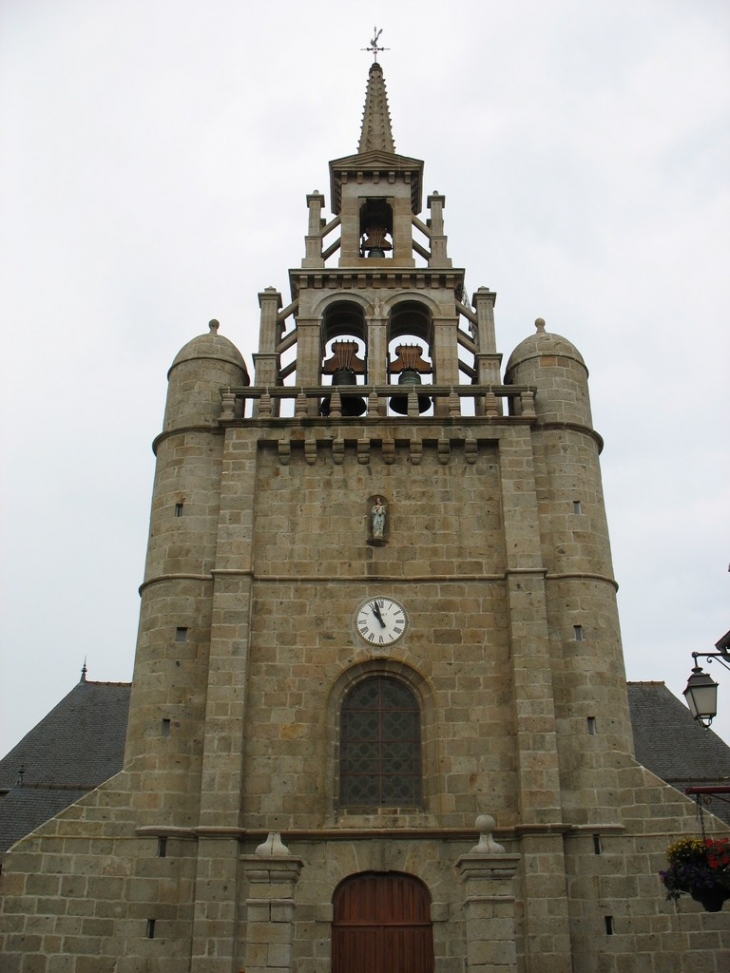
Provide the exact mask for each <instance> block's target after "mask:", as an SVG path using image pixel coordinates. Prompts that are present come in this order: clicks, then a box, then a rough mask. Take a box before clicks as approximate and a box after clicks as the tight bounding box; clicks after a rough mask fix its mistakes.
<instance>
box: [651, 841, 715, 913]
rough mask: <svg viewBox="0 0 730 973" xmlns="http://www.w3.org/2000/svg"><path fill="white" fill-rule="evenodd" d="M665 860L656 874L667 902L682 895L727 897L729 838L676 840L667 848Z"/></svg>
mask: <svg viewBox="0 0 730 973" xmlns="http://www.w3.org/2000/svg"><path fill="white" fill-rule="evenodd" d="M667 861H668V862H669V868H667V869H666V871H663V872H659V875H660V876H661V880H662V882H664V887H665V888H666V890H667V898H668V899H678V898H679V897H680V895H682V894H683V893H688V894H689V895H692V896H693V897H694V898H700V897H701V896H702V895H703V894H708V893H709V894H711V895H712V894H714V895H719V896H723V897H726V898H730V839H728V838H680V839H679V840H678V841H675V842H674V843H673V844H671V845H670V846H669V847H668V848H667Z"/></svg>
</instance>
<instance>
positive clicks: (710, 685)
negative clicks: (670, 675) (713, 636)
mask: <svg viewBox="0 0 730 973" xmlns="http://www.w3.org/2000/svg"><path fill="white" fill-rule="evenodd" d="M715 648H716V649H718V651H717V652H693V653H692V658H693V659H694V667H693V669H692V672H691V673H690V677H689V679H688V680H687V687H686V688H685V690H684V693H683V694H682V695H683V696H684V698H685V700H686V701H687V705H688V706H689V709H690V712H691V714H692V717H693V719H695V720H697V722H698V723H699V724H700V725H701V726H704V727H705V729H707V728H708V727H709V726H710V724H711V723H712V721H713V720H714V718H715V717H716V716H717V685H718V684H717V683H716V682H715V680H714V679H713V678H712V676H710V675H709V674H708V673H706V672H705V671H704V670H703V669H702V668H701V667H700V666H699V665H698V664H697V660H698V659H700V658H701V659H709V660H710V662H712V661H713V660H714V659H717V660H718V662H719V663H720V664H721V665H723V666H725V668H726V669H728V670H730V651H729V650H730V632H728V633H727V634H726V635H723V637H722V638H721V639H720V641H719V642H716V643H715Z"/></svg>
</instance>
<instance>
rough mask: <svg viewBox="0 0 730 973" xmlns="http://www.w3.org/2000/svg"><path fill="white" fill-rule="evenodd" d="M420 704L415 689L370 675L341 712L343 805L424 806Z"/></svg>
mask: <svg viewBox="0 0 730 973" xmlns="http://www.w3.org/2000/svg"><path fill="white" fill-rule="evenodd" d="M421 776H422V775H421V710H420V707H419V705H418V700H417V699H416V696H415V694H414V692H413V690H412V689H410V688H409V687H408V686H406V685H405V683H403V682H401V681H400V680H399V679H394V678H393V677H392V676H384V675H377V676H370V677H369V678H367V679H364V680H362V681H361V682H359V683H357V684H356V685H355V686H354V687H353V688H352V689H351V690H350V692H349V693H348V694H347V696H345V699H344V701H343V703H342V711H341V714H340V806H341V807H362V808H364V807H420V806H421V805H422V803H423V788H422V780H421Z"/></svg>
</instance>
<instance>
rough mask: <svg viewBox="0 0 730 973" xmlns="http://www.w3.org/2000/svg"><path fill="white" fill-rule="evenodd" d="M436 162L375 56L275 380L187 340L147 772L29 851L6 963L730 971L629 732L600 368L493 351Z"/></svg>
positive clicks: (273, 328)
mask: <svg viewBox="0 0 730 973" xmlns="http://www.w3.org/2000/svg"><path fill="white" fill-rule="evenodd" d="M422 181H423V163H422V162H421V161H420V160H417V159H412V158H409V157H407V156H403V155H399V154H397V153H396V152H395V146H394V142H393V136H392V131H391V120H390V116H389V112H388V103H387V96H386V89H385V83H384V80H383V73H382V69H381V67H380V65H379V64H378V63H377V62H376V63H374V64H373V65H372V67H371V69H370V74H369V79H368V85H367V94H366V102H365V111H364V115H363V119H362V128H361V137H360V143H359V146H358V151H357V152H356V153H355V154H354V155H350V156H345V157H343V158H340V159H336V160H334V161H332V162H331V163H330V209H331V216H324V215H323V214H324V212H325V197H324V196H323V195H322V194H321V193H319V192H317V191H315V192H313V193H312V194H310V195H309V196H308V197H307V204H308V209H309V220H308V228H307V234H306V238H305V247H304V256H303V259H302V261H301V265H300V266H299V267H296V268H294V269H292V270H290V272H289V284H290V291H291V296H290V298H289V299H288V303H285V301H284V300H283V298H282V296H281V294H280V293H279V292H278V291H277V290H276V289H274V288H267V289H266V290H264V291H262V293H261V294H260V295H259V302H260V308H261V325H260V337H259V344H258V350H257V351H256V352H255V353H254V355H253V365H254V368H253V383H252V384H251V383H250V381H249V375H248V371H247V369H246V365H245V364H244V360H243V358H242V356H241V354H240V352H239V351H238V350H237V349H236V347H235V346H234V345H233V344H232V343H231V341H229V340H228V339H227V338H225V337H223V336H222V335H221V334H219V326H218V323H217V322H215V321H212V322H211V323H210V329H209V333H208V334H205V335H202V336H199V337H197V338H194V339H193V340H192V341H190V342H189V343H188V344H187V345H185V347H184V348H183V349H182V351H181V352H180V353H179V354H178V355H177V357H176V358H175V360H174V362H173V364H172V367H171V369H170V371H169V375H168V378H169V391H168V397H167V405H166V410H165V418H164V424H163V430H162V432H161V433H160V435H159V436H158V437H157V439H156V440H155V452H156V456H157V470H156V477H155V485H154V492H153V499H152V513H151V520H150V538H149V547H148V554H147V564H146V570H145V578H144V582H143V585H142V588H141V595H142V606H141V614H140V627H139V640H138V645H137V655H136V662H135V671H134V683H133V691H132V701H131V707H130V718H129V735H128V740H127V749H126V757H125V767H124V770H123V771H122V772H121V773H120V774H119V775H118V776H117V777H115V778H112V780H110V781H108V782H107V783H106V784H105V785H103V786H102V787H101V788H99V789H97V790H96V791H94V792H92V794H90V795H89V796H88V797H87V798H84V799H83V800H82V801H80V802H79V803H78V804H76V805H74V806H72V807H71V808H69V809H68V810H67V811H65V812H62V813H61V814H60V815H59V816H58V817H56V818H54V819H53V820H52V821H51V822H49V823H48V824H47V825H44V826H43V827H42V828H41V829H39V831H37V832H35V833H34V834H33V835H31V836H29V837H28V838H27V839H24V841H23V842H21V843H20V844H19V845H17V846H16V848H15V850H14V851H13V852H12V853H11V854H10V855H9V857H8V861H7V862H6V866H5V869H4V874H3V881H4V882H6V883H9V884H8V885H7V886H6V887H8V888H11V890H12V895H11V896H6V900H5V903H4V908H5V913H6V916H9V917H10V920H11V925H12V929H13V938H12V945H11V947H10V949H9V950H8V951H7V955H8V956H9V957H10V962H11V963H15V965H14V966H12V965H11V966H9V967H8V969H9V970H11V971H13V973H15V971H18V973H24V971H26V970H30V969H31V968H32V969H33V970H38V971H40V973H56V971H58V973H60V971H63V973H86V971H87V970H94V971H97V970H107V969H108V970H109V971H112V970H113V971H114V973H137V971H138V970H145V971H148V973H166V971H178V970H186V971H187V970H191V971H194V973H203V971H205V973H232V971H238V973H242V971H245V973H273V971H276V973H322V971H324V973H366V971H372V970H378V971H382V973H435V971H438V973H463V971H467V973H596V971H598V970H600V971H602V973H627V971H632V973H643V971H644V970H651V971H652V973H670V971H674V970H676V969H678V967H677V966H676V955H677V953H676V948H677V947H676V943H677V938H676V937H677V935H678V930H680V928H681V932H682V935H683V936H684V937H685V940H684V942H685V945H686V951H687V952H688V953H691V955H692V957H693V962H695V960H696V962H697V964H699V963H700V962H701V963H702V964H703V965H702V967H701V968H702V969H703V970H710V971H717V973H719V971H720V970H721V968H722V967H721V963H722V960H721V959H717V957H720V956H722V955H723V954H724V955H727V953H728V951H730V930H729V929H728V927H727V924H725V926H721V925H720V924H719V923H718V922H716V919H717V917H711V916H705V915H704V914H702V913H701V912H700V911H699V907H698V906H696V904H694V903H692V902H690V901H689V900H687V903H684V902H683V903H681V906H680V907H675V906H674V905H668V904H667V903H666V902H665V901H664V898H663V895H662V891H661V887H660V885H659V882H658V879H657V871H658V869H659V868H660V867H661V865H662V861H663V854H662V853H663V850H664V848H665V847H666V845H667V844H668V843H669V841H670V840H672V839H673V838H674V837H676V836H677V835H679V834H682V833H688V832H692V830H693V828H694V826H695V809H694V806H693V805H692V804H691V803H690V802H689V801H688V800H686V799H685V798H684V797H683V796H682V795H681V794H679V792H677V791H675V790H673V789H672V788H670V787H668V786H666V785H664V784H663V783H661V782H660V781H659V780H658V779H657V778H655V777H653V776H652V775H651V774H649V773H648V772H647V771H646V770H644V768H643V767H641V766H640V765H639V764H637V763H636V761H635V759H634V757H633V741H632V733H631V725H630V721H629V713H628V703H627V694H626V679H625V673H624V666H623V656H622V649H621V642H620V633H619V624H618V614H617V609H616V598H615V595H616V582H615V580H614V578H613V571H612V567H611V556H610V548H609V538H608V529H607V524H606V516H605V510H604V503H603V494H602V487H601V474H600V466H599V453H600V450H601V446H602V442H601V438H600V436H599V435H598V433H596V432H595V430H594V429H593V424H592V418H591V412H590V404H589V398H588V385H587V378H588V372H587V368H586V365H585V363H584V361H583V359H582V357H581V355H580V353H579V352H578V351H577V350H576V348H575V347H574V346H573V345H572V344H571V343H570V342H569V341H568V340H566V339H565V338H563V337H561V336H559V335H557V334H553V333H550V332H548V331H547V330H546V325H545V322H544V321H542V320H541V319H538V320H537V322H536V330H535V332H534V333H533V334H531V335H530V336H529V337H527V338H526V339H525V340H524V341H522V343H521V344H519V345H518V347H517V348H516V349H515V350H514V351H513V352H512V355H511V356H510V358H509V361H508V363H507V366H506V370H505V373H504V378H502V375H501V356H500V355H499V354H498V352H497V345H496V340H495V328H494V305H495V299H496V295H495V293H494V292H493V291H491V290H489V289H488V288H486V287H480V288H479V289H478V290H477V291H476V292H475V293H474V294H473V295H472V296H471V297H470V296H469V295H468V294H467V293H466V292H465V289H464V271H463V270H462V269H459V268H455V267H453V266H452V261H451V258H450V257H449V253H448V246H447V237H446V235H445V230H444V208H445V198H444V196H442V195H440V194H439V193H437V192H434V193H432V194H431V195H429V196H428V197H427V201H426V202H427V207H428V215H425V214H423V212H422V207H423V199H422ZM710 826H711V827H712V826H714V827H719V823H718V822H714V824H712V823H711V824H710ZM677 909H679V912H677ZM713 923H714V925H713ZM701 934H702V935H701ZM29 944H31V945H29ZM31 950H35V952H36V954H37V957H38V958H37V962H36V965H34V966H32V967H31V966H27V965H22V963H23V962H24V956H25V954H27V953H28V952H30V951H31ZM61 957H63V962H61ZM57 960H58V961H57ZM688 968H689V967H688ZM696 968H698V969H699V968H700V966H699V965H697V967H696Z"/></svg>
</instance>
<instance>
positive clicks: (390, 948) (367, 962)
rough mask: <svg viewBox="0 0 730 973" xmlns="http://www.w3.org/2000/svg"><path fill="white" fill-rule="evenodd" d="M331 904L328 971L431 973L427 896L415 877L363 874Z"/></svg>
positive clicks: (338, 890) (350, 880) (341, 887)
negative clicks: (330, 941) (329, 969)
mask: <svg viewBox="0 0 730 973" xmlns="http://www.w3.org/2000/svg"><path fill="white" fill-rule="evenodd" d="M332 901H333V906H334V915H333V921H332V973H433V968H434V962H433V930H432V927H431V914H430V913H431V910H430V896H429V894H428V889H427V888H426V886H425V885H424V884H423V882H421V881H420V880H419V879H417V878H414V877H413V876H412V875H403V874H401V873H399V872H362V873H361V874H359V875H351V876H350V877H349V878H346V879H345V880H344V881H343V882H341V883H340V884H339V885H338V886H337V888H336V889H335V894H334V897H333V900H332Z"/></svg>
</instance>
